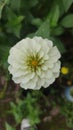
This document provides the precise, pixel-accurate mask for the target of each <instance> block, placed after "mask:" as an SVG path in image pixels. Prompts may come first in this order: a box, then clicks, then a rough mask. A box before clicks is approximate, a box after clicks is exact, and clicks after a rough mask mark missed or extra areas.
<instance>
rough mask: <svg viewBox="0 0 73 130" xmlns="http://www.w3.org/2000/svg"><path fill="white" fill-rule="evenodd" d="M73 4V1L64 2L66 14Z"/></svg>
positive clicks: (65, 0) (66, 0)
mask: <svg viewBox="0 0 73 130" xmlns="http://www.w3.org/2000/svg"><path fill="white" fill-rule="evenodd" d="M72 3H73V0H63V5H64V9H65V11H66V12H67V11H68V9H69V8H70V6H71V5H72Z"/></svg>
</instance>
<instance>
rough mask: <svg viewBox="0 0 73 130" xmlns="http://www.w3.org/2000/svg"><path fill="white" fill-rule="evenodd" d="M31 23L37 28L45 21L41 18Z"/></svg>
mask: <svg viewBox="0 0 73 130" xmlns="http://www.w3.org/2000/svg"><path fill="white" fill-rule="evenodd" d="M31 23H32V24H33V25H35V26H36V27H39V26H40V25H41V24H42V23H43V21H42V20H41V19H40V18H35V19H33V20H32V21H31Z"/></svg>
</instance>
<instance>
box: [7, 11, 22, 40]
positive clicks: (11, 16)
mask: <svg viewBox="0 0 73 130" xmlns="http://www.w3.org/2000/svg"><path fill="white" fill-rule="evenodd" d="M6 11H7V18H8V22H7V24H6V28H7V31H8V32H9V33H14V34H15V35H16V36H17V37H18V38H19V37H20V30H21V27H22V23H21V22H22V20H23V19H24V16H21V15H20V16H17V15H16V14H15V13H14V12H13V11H12V10H11V9H10V8H7V10H6Z"/></svg>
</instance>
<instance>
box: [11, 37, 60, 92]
mask: <svg viewBox="0 0 73 130" xmlns="http://www.w3.org/2000/svg"><path fill="white" fill-rule="evenodd" d="M60 56H61V55H60V52H59V50H58V48H57V47H56V46H53V43H52V41H50V40H48V39H43V38H42V37H34V38H32V39H31V38H26V39H23V40H21V41H20V42H18V43H17V44H16V45H15V46H13V47H12V48H11V49H10V55H9V57H8V63H9V64H10V65H9V68H8V70H9V71H10V73H11V74H12V76H13V77H12V79H13V81H14V82H15V83H19V84H20V86H21V87H22V88H24V89H35V90H37V89H40V88H41V87H42V86H43V87H44V88H46V87H48V86H49V85H50V84H52V83H53V82H54V81H55V79H56V78H57V77H58V76H59V73H60V61H59V58H60Z"/></svg>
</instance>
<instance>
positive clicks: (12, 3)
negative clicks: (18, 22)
mask: <svg viewBox="0 0 73 130" xmlns="http://www.w3.org/2000/svg"><path fill="white" fill-rule="evenodd" d="M15 3H16V4H15ZM10 7H11V8H12V9H13V10H17V11H19V10H20V7H21V0H10Z"/></svg>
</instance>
